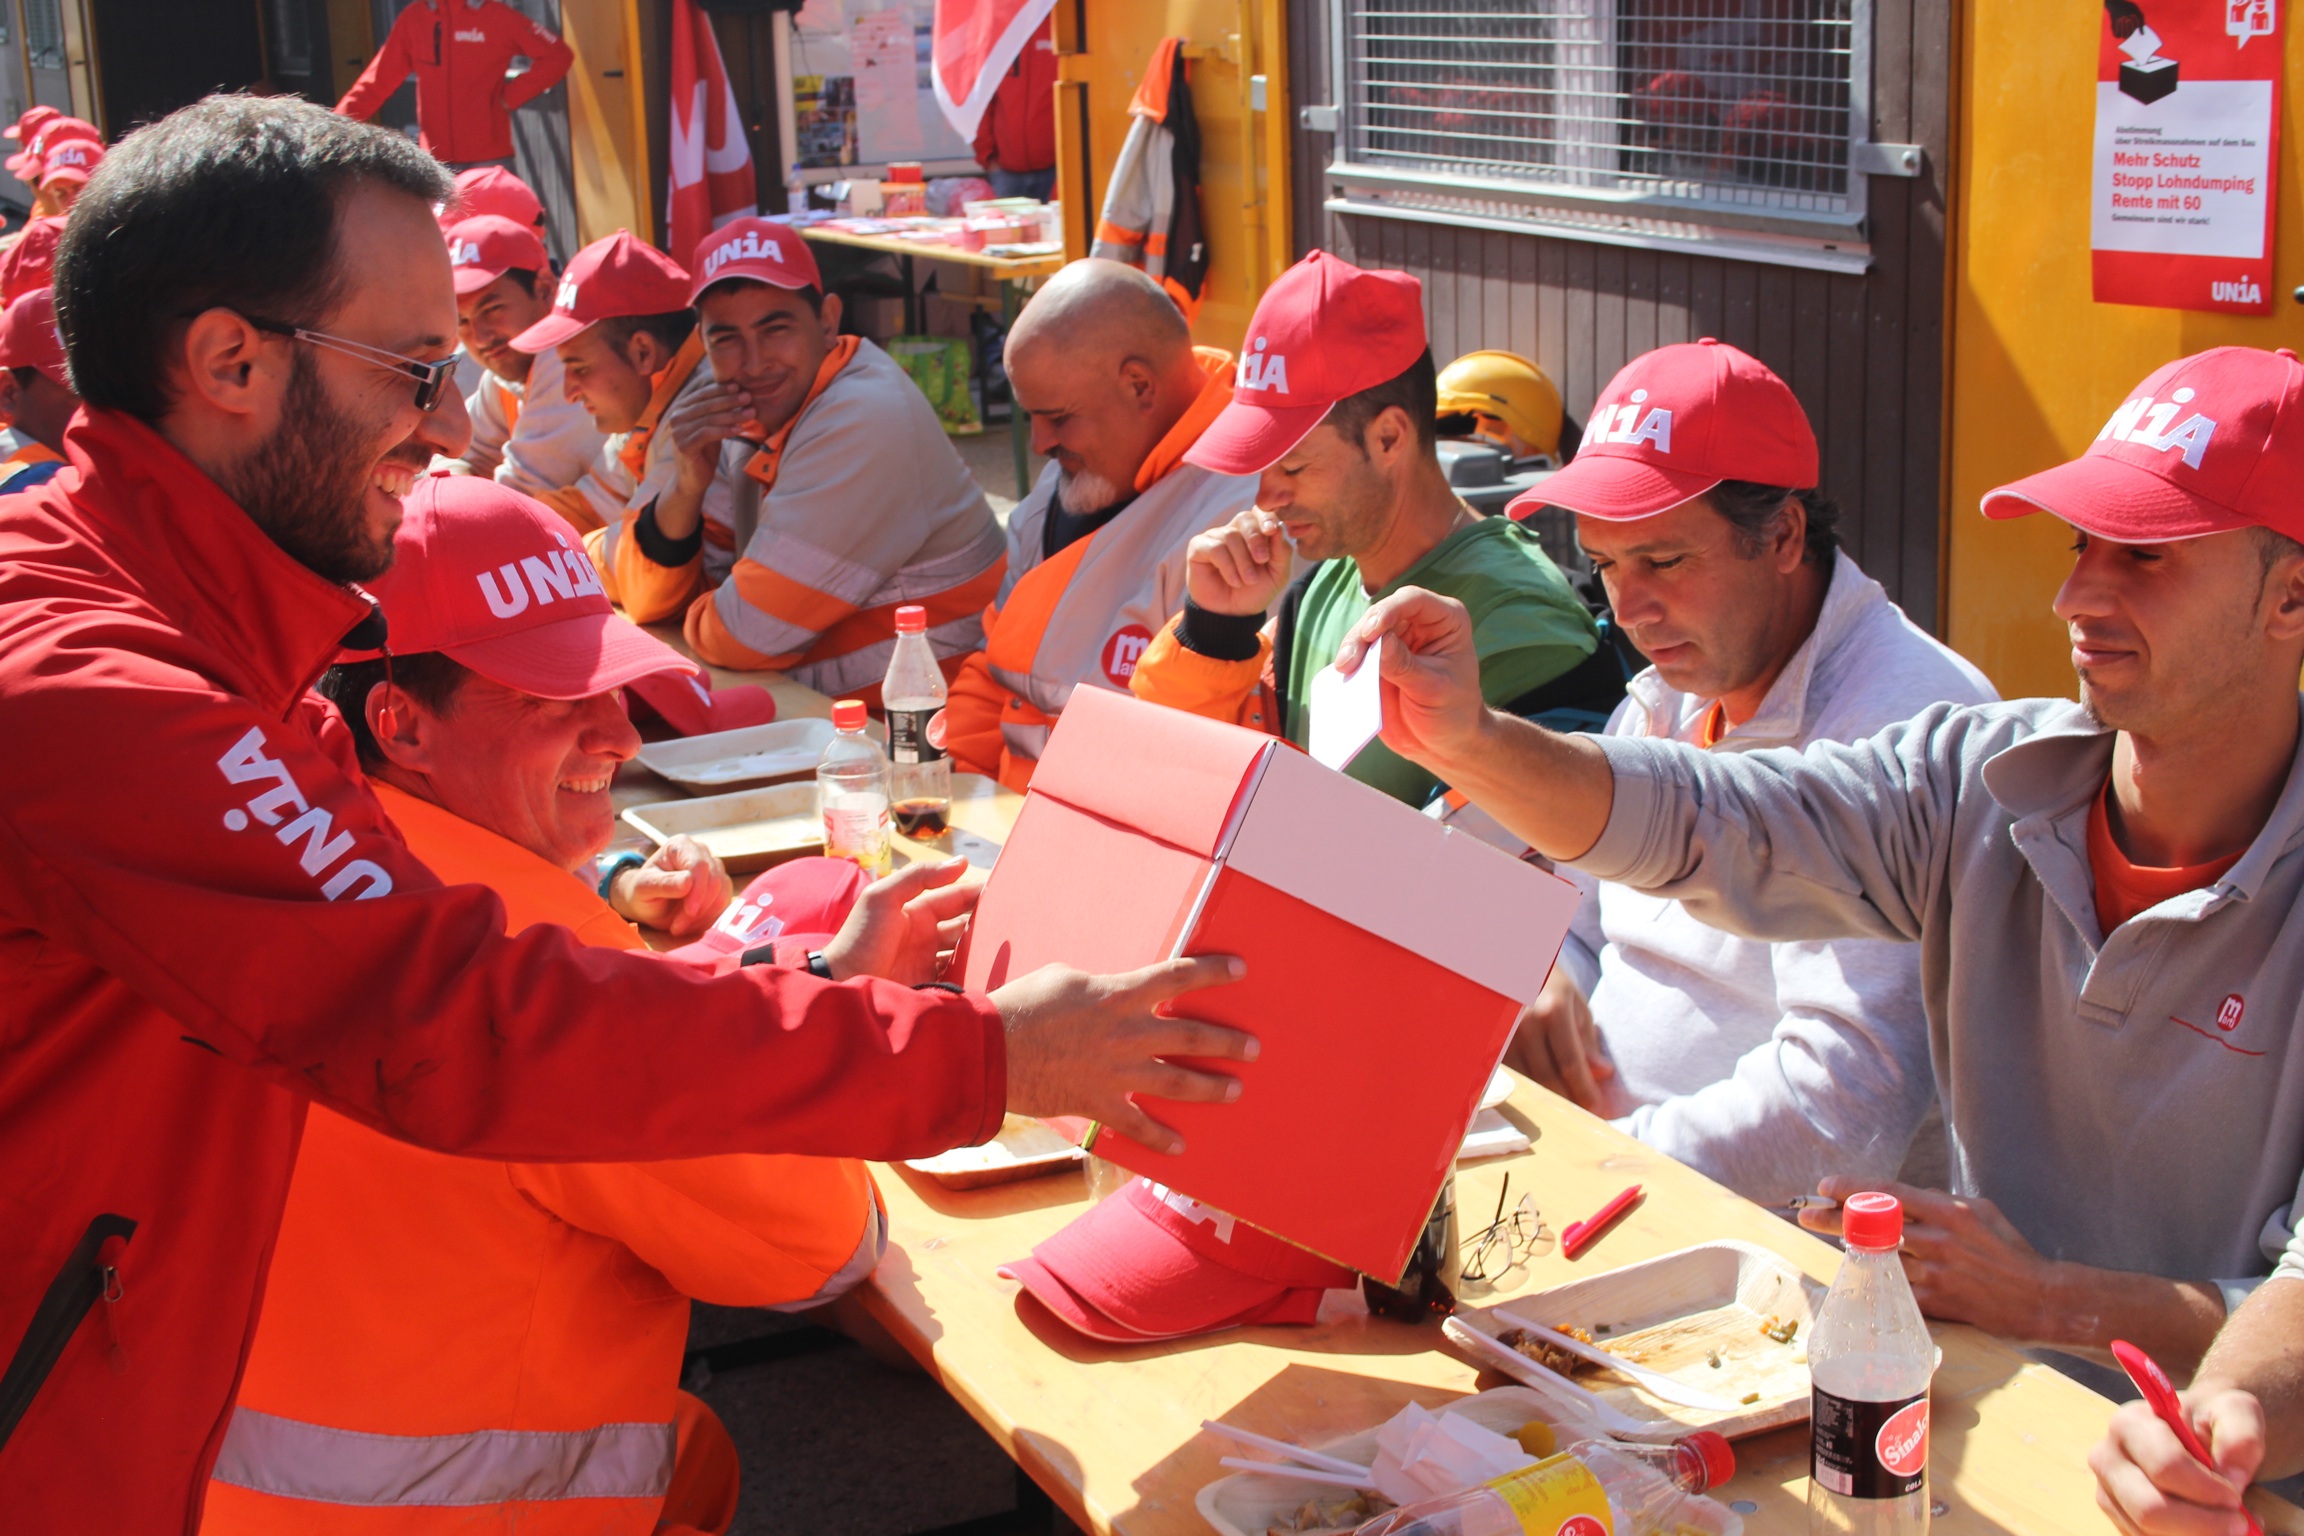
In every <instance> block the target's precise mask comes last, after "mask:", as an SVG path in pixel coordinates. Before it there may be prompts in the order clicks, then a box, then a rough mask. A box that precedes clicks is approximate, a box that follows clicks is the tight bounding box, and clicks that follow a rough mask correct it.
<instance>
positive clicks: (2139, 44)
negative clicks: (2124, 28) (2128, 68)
mask: <svg viewBox="0 0 2304 1536" xmlns="http://www.w3.org/2000/svg"><path fill="white" fill-rule="evenodd" d="M2120 51H2121V52H2122V53H2124V54H2126V55H2128V60H2129V62H2130V63H2132V64H2142V63H2144V62H2146V61H2147V60H2149V59H2153V58H2156V57H2158V56H2159V53H2160V34H2159V33H2157V32H2155V31H2153V30H2152V29H2151V28H2150V27H2138V28H2137V29H2136V30H2135V31H2133V32H2131V33H2129V34H2128V36H2127V39H2126V40H2125V41H2123V42H2122V43H2121V44H2120Z"/></svg>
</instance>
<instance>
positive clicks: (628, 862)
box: [599, 848, 648, 901]
mask: <svg viewBox="0 0 2304 1536" xmlns="http://www.w3.org/2000/svg"><path fill="white" fill-rule="evenodd" d="M647 862H648V856H647V855H646V854H644V853H634V852H633V851H632V850H631V849H629V848H627V849H625V850H624V851H623V852H622V853H620V854H618V855H616V857H615V858H613V859H610V860H609V861H608V862H607V863H606V864H604V865H602V866H601V869H600V887H599V889H600V899H601V900H602V901H606V900H607V899H608V888H609V887H610V886H612V885H614V884H615V883H616V877H617V876H618V875H620V874H622V873H624V871H626V870H628V869H640V868H642V867H644V866H645V865H646V864H647Z"/></svg>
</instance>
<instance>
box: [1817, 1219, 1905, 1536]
mask: <svg viewBox="0 0 2304 1536" xmlns="http://www.w3.org/2000/svg"><path fill="white" fill-rule="evenodd" d="M1840 1237H1841V1241H1842V1242H1843V1243H1844V1244H1845V1245H1846V1247H1847V1250H1848V1252H1847V1256H1846V1257H1845V1258H1843V1259H1842V1260H1841V1261H1840V1273H1839V1274H1838V1275H1836V1276H1834V1277H1833V1280H1832V1290H1831V1292H1830V1294H1828V1295H1827V1296H1826V1297H1825V1298H1824V1307H1823V1310H1822V1311H1820V1312H1818V1313H1817V1315H1816V1324H1815V1327H1814V1329H1813V1330H1812V1331H1811V1332H1810V1334H1809V1337H1808V1374H1809V1376H1810V1378H1811V1379H1812V1381H1813V1383H1814V1408H1813V1415H1812V1418H1811V1420H1810V1423H1809V1435H1810V1442H1809V1444H1810V1450H1809V1467H1808V1531H1809V1536H1926V1532H1927V1530H1928V1382H1929V1378H1930V1377H1932V1376H1934V1375H1935V1373H1936V1341H1935V1340H1934V1339H1931V1338H1930V1337H1929V1336H1928V1325H1927V1324H1926V1323H1924V1322H1922V1321H1921V1320H1920V1308H1919V1305H1918V1304H1917V1303H1915V1302H1914V1301H1913V1300H1912V1287H1911V1285H1910V1284H1909V1283H1908V1282H1907V1281H1906V1280H1905V1278H1904V1264H1903V1261H1902V1260H1901V1259H1899V1258H1898V1257H1897V1256H1896V1250H1897V1248H1898V1247H1899V1245H1901V1244H1902V1242H1903V1241H1904V1207H1903V1206H1902V1205H1901V1204H1900V1203H1899V1202H1898V1201H1897V1199H1896V1197H1895V1196H1894V1195H1883V1194H1862V1195H1851V1196H1849V1198H1848V1200H1847V1201H1846V1203H1844V1204H1843V1205H1842V1206H1841V1207H1840Z"/></svg>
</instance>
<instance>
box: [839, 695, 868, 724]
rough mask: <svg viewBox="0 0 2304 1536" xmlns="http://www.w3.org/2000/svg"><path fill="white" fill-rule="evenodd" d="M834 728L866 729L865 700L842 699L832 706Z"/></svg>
mask: <svg viewBox="0 0 2304 1536" xmlns="http://www.w3.org/2000/svg"><path fill="white" fill-rule="evenodd" d="M832 728H833V729H834V730H837V731H860V730H862V729H864V701H863V700H862V699H842V700H840V701H839V702H838V703H836V704H834V705H833V706H832Z"/></svg>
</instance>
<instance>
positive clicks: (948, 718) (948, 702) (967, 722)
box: [944, 608, 1008, 775]
mask: <svg viewBox="0 0 2304 1536" xmlns="http://www.w3.org/2000/svg"><path fill="white" fill-rule="evenodd" d="M998 618H999V610H998V609H995V608H987V609H985V610H984V633H985V634H986V635H990V634H991V633H992V632H993V625H994V623H995V622H996V621H997V619H998ZM1007 700H1008V690H1007V689H1005V688H1003V687H1001V686H1000V683H999V680H998V679H997V678H995V677H993V675H992V668H991V666H990V665H989V664H988V663H986V661H985V660H984V653H983V652H982V651H972V652H970V653H969V655H968V657H967V659H966V660H964V661H962V662H961V664H960V671H959V674H958V675H957V676H955V677H954V678H953V679H952V686H951V688H950V689H949V690H948V692H947V696H946V698H945V700H944V750H945V751H946V752H947V753H949V754H951V757H952V761H953V764H954V765H955V766H957V767H958V768H959V769H960V770H961V771H962V772H963V773H981V774H986V775H995V774H998V773H999V771H1000V760H1001V757H1002V754H1003V752H1004V750H1005V749H1004V745H1003V743H1002V741H1001V739H1000V714H1001V709H1002V706H1003V705H1005V704H1006V703H1007Z"/></svg>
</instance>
